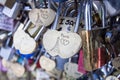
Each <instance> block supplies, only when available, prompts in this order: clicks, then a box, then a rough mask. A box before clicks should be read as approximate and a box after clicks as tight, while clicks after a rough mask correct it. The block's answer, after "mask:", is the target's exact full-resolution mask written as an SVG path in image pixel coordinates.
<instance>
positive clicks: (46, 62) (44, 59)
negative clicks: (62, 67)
mask: <svg viewBox="0 0 120 80" xmlns="http://www.w3.org/2000/svg"><path fill="white" fill-rule="evenodd" d="M47 56H48V54H47V52H45V54H44V56H41V57H40V59H39V63H40V65H41V68H43V69H45V70H46V71H52V70H53V69H54V68H55V67H56V63H55V61H54V60H52V59H50V58H49V57H50V56H49V57H47ZM46 65H47V66H46Z"/></svg>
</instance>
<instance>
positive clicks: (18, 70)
mask: <svg viewBox="0 0 120 80" xmlns="http://www.w3.org/2000/svg"><path fill="white" fill-rule="evenodd" d="M2 64H3V66H4V67H6V68H7V69H9V70H12V72H13V73H14V75H16V76H17V77H21V76H22V75H23V74H24V72H25V68H24V67H23V66H22V65H20V64H18V63H13V62H9V61H7V60H5V59H2Z"/></svg>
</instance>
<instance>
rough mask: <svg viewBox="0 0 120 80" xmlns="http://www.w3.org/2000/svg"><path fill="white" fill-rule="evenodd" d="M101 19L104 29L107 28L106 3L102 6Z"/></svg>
mask: <svg viewBox="0 0 120 80" xmlns="http://www.w3.org/2000/svg"><path fill="white" fill-rule="evenodd" d="M101 12H102V14H101V17H102V27H103V28H105V24H106V19H105V17H106V8H105V5H104V3H102V6H101Z"/></svg>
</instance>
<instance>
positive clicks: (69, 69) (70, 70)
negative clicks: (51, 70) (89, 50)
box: [64, 62, 83, 78]
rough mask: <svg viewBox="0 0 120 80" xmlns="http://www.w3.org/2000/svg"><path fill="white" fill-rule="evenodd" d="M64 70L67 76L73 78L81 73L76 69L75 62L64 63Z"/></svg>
mask: <svg viewBox="0 0 120 80" xmlns="http://www.w3.org/2000/svg"><path fill="white" fill-rule="evenodd" d="M64 70H65V72H66V73H67V74H68V75H69V76H72V77H74V78H79V77H80V76H81V75H83V74H81V73H80V72H79V71H78V65H77V64H76V63H70V62H68V63H65V65H64Z"/></svg>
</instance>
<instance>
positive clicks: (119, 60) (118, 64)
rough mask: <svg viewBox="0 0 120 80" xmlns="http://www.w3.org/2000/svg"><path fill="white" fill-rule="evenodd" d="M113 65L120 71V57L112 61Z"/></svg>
mask: <svg viewBox="0 0 120 80" xmlns="http://www.w3.org/2000/svg"><path fill="white" fill-rule="evenodd" d="M112 64H113V66H114V67H115V69H117V70H120V57H116V58H114V59H113V60H112Z"/></svg>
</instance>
